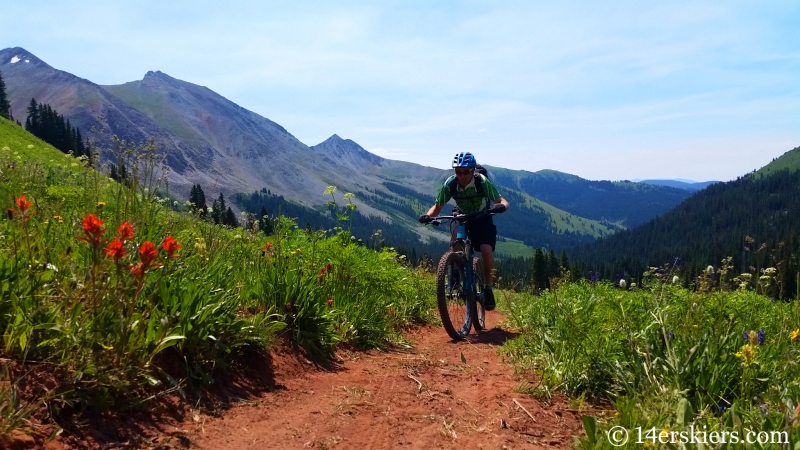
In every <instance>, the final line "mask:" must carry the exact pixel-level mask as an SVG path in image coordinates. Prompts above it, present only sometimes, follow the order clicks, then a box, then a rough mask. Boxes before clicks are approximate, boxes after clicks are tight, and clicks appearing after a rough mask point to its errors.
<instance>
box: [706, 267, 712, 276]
mask: <svg viewBox="0 0 800 450" xmlns="http://www.w3.org/2000/svg"><path fill="white" fill-rule="evenodd" d="M706 273H707V274H709V275H711V274H713V273H714V266H708V267H706Z"/></svg>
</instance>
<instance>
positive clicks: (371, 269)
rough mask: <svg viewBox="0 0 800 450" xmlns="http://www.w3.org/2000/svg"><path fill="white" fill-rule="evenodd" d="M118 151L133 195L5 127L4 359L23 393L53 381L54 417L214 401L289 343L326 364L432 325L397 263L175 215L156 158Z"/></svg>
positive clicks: (318, 240) (358, 250)
mask: <svg viewBox="0 0 800 450" xmlns="http://www.w3.org/2000/svg"><path fill="white" fill-rule="evenodd" d="M112 142H113V145H114V148H113V149H112V151H113V154H114V155H115V157H116V158H117V160H116V162H117V164H124V165H125V167H126V171H127V177H126V178H125V179H124V180H122V182H120V183H117V182H114V181H113V180H110V179H109V178H107V177H106V176H105V175H104V174H103V173H100V172H99V171H97V170H95V169H94V168H92V167H88V166H87V161H86V160H85V159H76V158H73V157H71V156H69V155H64V154H62V153H60V152H58V151H57V150H55V149H53V148H52V147H50V146H48V145H46V144H44V143H42V142H41V141H39V140H37V139H35V138H33V137H32V136H30V135H29V134H27V133H25V132H24V131H23V130H21V129H20V128H19V127H16V126H15V125H13V124H11V123H10V122H7V121H2V119H0V171H1V172H0V180H2V183H0V204H2V206H3V209H4V210H5V214H4V215H3V219H2V220H0V332H1V333H2V338H3V341H2V346H0V357H2V358H3V361H4V363H3V364H4V366H5V369H6V370H7V371H11V372H15V374H16V375H15V376H17V377H22V376H25V375H24V374H25V373H27V372H25V367H30V366H37V367H46V368H47V370H48V372H49V373H51V374H53V376H54V377H55V378H56V379H57V380H58V388H57V389H56V391H55V394H54V395H52V397H51V398H48V399H47V402H48V404H49V405H50V406H51V408H53V409H54V410H58V409H59V408H61V407H69V408H70V409H71V410H74V411H83V410H98V411H103V410H107V409H109V408H116V409H120V408H122V409H124V408H127V407H130V405H146V402H147V400H148V399H151V398H152V397H153V396H154V395H157V394H158V393H163V392H179V393H182V394H183V393H185V389H186V387H187V386H191V387H193V388H202V387H203V386H205V385H206V384H207V383H209V382H212V381H213V379H214V377H215V376H216V375H217V374H219V373H220V372H221V371H224V370H225V369H226V368H227V367H229V366H230V364H232V363H233V362H236V361H237V358H238V357H239V356H240V355H242V354H243V353H242V351H243V350H244V349H247V348H249V349H255V350H257V351H260V350H264V349H266V348H268V346H269V345H270V344H271V343H272V342H273V341H274V340H275V339H276V337H277V336H279V335H280V334H281V333H286V335H287V336H288V338H289V339H290V341H291V342H293V343H295V344H296V345H298V346H302V347H304V348H305V349H307V350H308V351H310V352H312V353H315V354H318V355H320V356H322V357H325V356H330V355H331V354H332V352H333V351H334V348H335V345H336V344H338V343H350V344H353V345H361V346H369V347H381V346H386V345H388V344H390V343H391V342H393V341H396V340H398V339H400V337H399V334H398V333H397V328H398V327H399V326H402V325H403V324H405V323H409V322H412V321H416V320H420V319H423V318H425V317H426V315H427V312H428V311H429V310H430V307H431V306H432V294H431V293H432V292H433V288H432V283H431V282H430V281H429V279H428V278H426V277H423V276H420V275H418V274H416V273H414V272H411V271H410V270H409V269H407V268H405V267H404V266H403V265H401V264H400V263H399V259H398V258H397V255H396V254H395V253H394V252H392V251H390V250H385V251H383V252H374V251H370V250H367V249H365V248H363V247H361V246H358V245H356V244H355V243H353V242H352V240H351V239H350V236H349V234H348V233H347V232H343V231H341V230H340V231H338V232H327V233H326V232H307V231H304V230H301V229H298V227H297V226H296V225H295V224H294V223H293V222H292V221H291V220H288V219H283V220H281V221H280V224H279V226H278V227H277V229H276V233H275V234H274V235H272V236H265V235H264V234H263V233H261V232H257V231H252V230H243V229H227V228H223V227H220V226H215V225H212V224H209V223H207V222H204V221H202V220H200V219H199V217H198V216H194V215H191V214H189V213H179V212H176V211H174V210H173V209H176V208H177V207H178V206H179V205H177V204H170V203H169V202H170V200H167V199H166V198H167V197H165V196H164V195H163V193H164V185H163V180H164V172H163V171H162V170H161V169H160V165H159V156H158V152H157V149H156V148H155V147H154V146H153V145H152V144H144V145H131V144H128V143H125V142H121V141H118V140H113V141H112ZM320 194H322V193H320ZM8 392H11V391H10V390H8V389H6V390H0V414H2V415H3V417H6V418H7V419H9V420H10V419H11V418H14V417H17V416H15V415H14V414H17V415H19V413H20V411H21V409H20V408H18V407H16V406H14V405H18V404H19V402H16V400H15V399H14V398H12V396H11V395H10V394H8ZM4 393H5V394H4Z"/></svg>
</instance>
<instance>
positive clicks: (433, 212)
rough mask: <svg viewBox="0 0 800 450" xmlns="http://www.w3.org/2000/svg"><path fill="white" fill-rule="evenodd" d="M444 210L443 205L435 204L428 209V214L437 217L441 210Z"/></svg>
mask: <svg viewBox="0 0 800 450" xmlns="http://www.w3.org/2000/svg"><path fill="white" fill-rule="evenodd" d="M441 210H442V205H438V204H437V205H433V206H431V209H429V210H428V215H429V216H431V217H436V216H438V215H439V212H440V211H441Z"/></svg>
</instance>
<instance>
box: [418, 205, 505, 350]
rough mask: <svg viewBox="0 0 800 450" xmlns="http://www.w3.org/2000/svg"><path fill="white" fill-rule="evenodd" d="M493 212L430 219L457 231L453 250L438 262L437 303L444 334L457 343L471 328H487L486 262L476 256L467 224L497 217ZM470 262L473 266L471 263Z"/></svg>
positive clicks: (455, 213) (480, 329) (455, 212)
mask: <svg viewBox="0 0 800 450" xmlns="http://www.w3.org/2000/svg"><path fill="white" fill-rule="evenodd" d="M494 214H495V212H493V211H491V210H484V211H480V212H477V213H470V214H464V213H461V212H459V211H458V210H453V215H451V216H437V217H431V220H430V223H431V224H433V225H440V224H441V223H442V221H444V220H449V221H450V222H451V229H452V227H453V226H455V228H456V238H455V240H454V241H452V242H451V244H450V249H449V250H448V251H447V252H446V253H445V254H444V255H442V257H441V259H439V265H438V267H437V270H436V300H437V304H438V306H439V315H440V316H441V317H442V324H443V325H444V329H445V331H447V334H448V335H450V337H451V338H453V339H455V340H462V339H464V338H466V337H467V335H469V331H470V329H471V328H475V332H480V331H482V330H483V329H485V328H486V308H485V306H484V289H485V286H486V285H485V282H484V273H483V260H481V259H480V258H478V257H477V256H473V250H472V245H471V242H470V240H469V239H468V238H467V234H466V226H465V224H466V223H467V222H469V221H472V220H477V219H481V218H484V217H486V216H491V215H494ZM469 261H471V262H472V264H468V262H469Z"/></svg>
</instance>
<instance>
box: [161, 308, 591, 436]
mask: <svg viewBox="0 0 800 450" xmlns="http://www.w3.org/2000/svg"><path fill="white" fill-rule="evenodd" d="M501 318H502V316H500V315H499V314H497V313H489V314H488V315H487V321H488V325H489V328H490V331H487V332H484V333H481V334H480V335H479V336H475V335H473V336H472V338H471V339H470V340H467V341H464V342H453V341H450V340H449V338H448V337H447V335H446V333H445V332H444V330H442V329H441V328H434V327H424V328H420V329H418V330H415V331H413V332H410V333H408V335H407V337H408V339H409V341H410V342H411V343H412V344H413V345H412V346H411V348H408V349H404V350H402V351H392V352H386V353H381V352H377V351H370V352H366V353H362V352H356V353H340V355H339V356H340V357H341V358H342V359H343V361H342V363H341V364H339V365H338V366H337V367H335V368H334V369H330V370H324V369H321V368H319V367H316V366H314V365H311V364H308V363H307V362H306V361H304V360H298V358H297V357H296V356H292V355H290V354H288V353H287V354H281V353H278V354H276V355H274V356H273V361H272V367H273V370H274V373H273V374H272V377H273V378H272V380H273V383H274V387H273V388H272V389H271V390H270V391H268V392H262V393H260V394H258V395H256V396H255V397H251V398H248V399H247V400H243V401H240V402H238V404H236V405H235V406H233V407H232V408H230V409H228V410H226V411H224V412H223V413H222V414H221V415H220V416H219V417H212V416H208V415H205V414H203V413H193V414H190V415H189V419H188V420H187V421H184V422H183V423H181V424H177V426H176V427H175V429H174V431H173V433H170V434H172V436H173V437H175V436H176V435H178V434H179V435H180V439H179V441H180V444H182V445H180V444H178V442H174V441H173V442H174V444H178V446H188V447H190V448H200V449H223V448H225V449H244V448H248V449H250V448H252V449H265V448H270V449H272V448H274V449H292V448H297V449H302V448H315V449H332V448H337V449H339V448H341V449H351V448H352V449H370V450H371V449H395V448H408V449H423V448H424V449H428V448H458V447H461V448H484V449H501V448H508V449H515V448H554V447H555V448H566V447H569V446H570V444H571V442H572V440H573V438H572V436H573V435H575V434H578V433H581V425H580V417H579V415H578V414H576V413H575V412H573V411H570V410H569V408H568V406H567V404H566V402H565V401H564V400H563V399H562V398H555V399H553V401H552V402H551V403H550V404H549V405H545V404H542V403H540V402H538V401H536V400H534V399H532V398H530V397H529V396H527V395H525V394H521V393H519V392H516V391H515V389H516V388H517V387H519V386H520V385H521V384H522V385H526V384H527V383H529V381H527V380H524V379H520V378H519V377H516V376H515V375H514V374H513V369H512V367H511V366H510V365H509V364H507V363H506V362H504V361H503V360H502V358H501V357H500V356H499V355H498V354H497V349H498V348H499V345H501V344H502V343H503V342H504V341H505V340H506V339H509V338H510V337H512V336H513V335H512V334H511V333H509V332H507V331H504V330H502V329H501V328H499V327H496V325H497V322H498V321H499V320H500V319H501ZM492 327H494V328H492ZM462 355H463V360H462ZM464 360H465V361H466V363H464V362H463V361H464ZM523 408H524V409H523ZM526 410H527V411H526ZM165 431H167V430H165Z"/></svg>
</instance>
